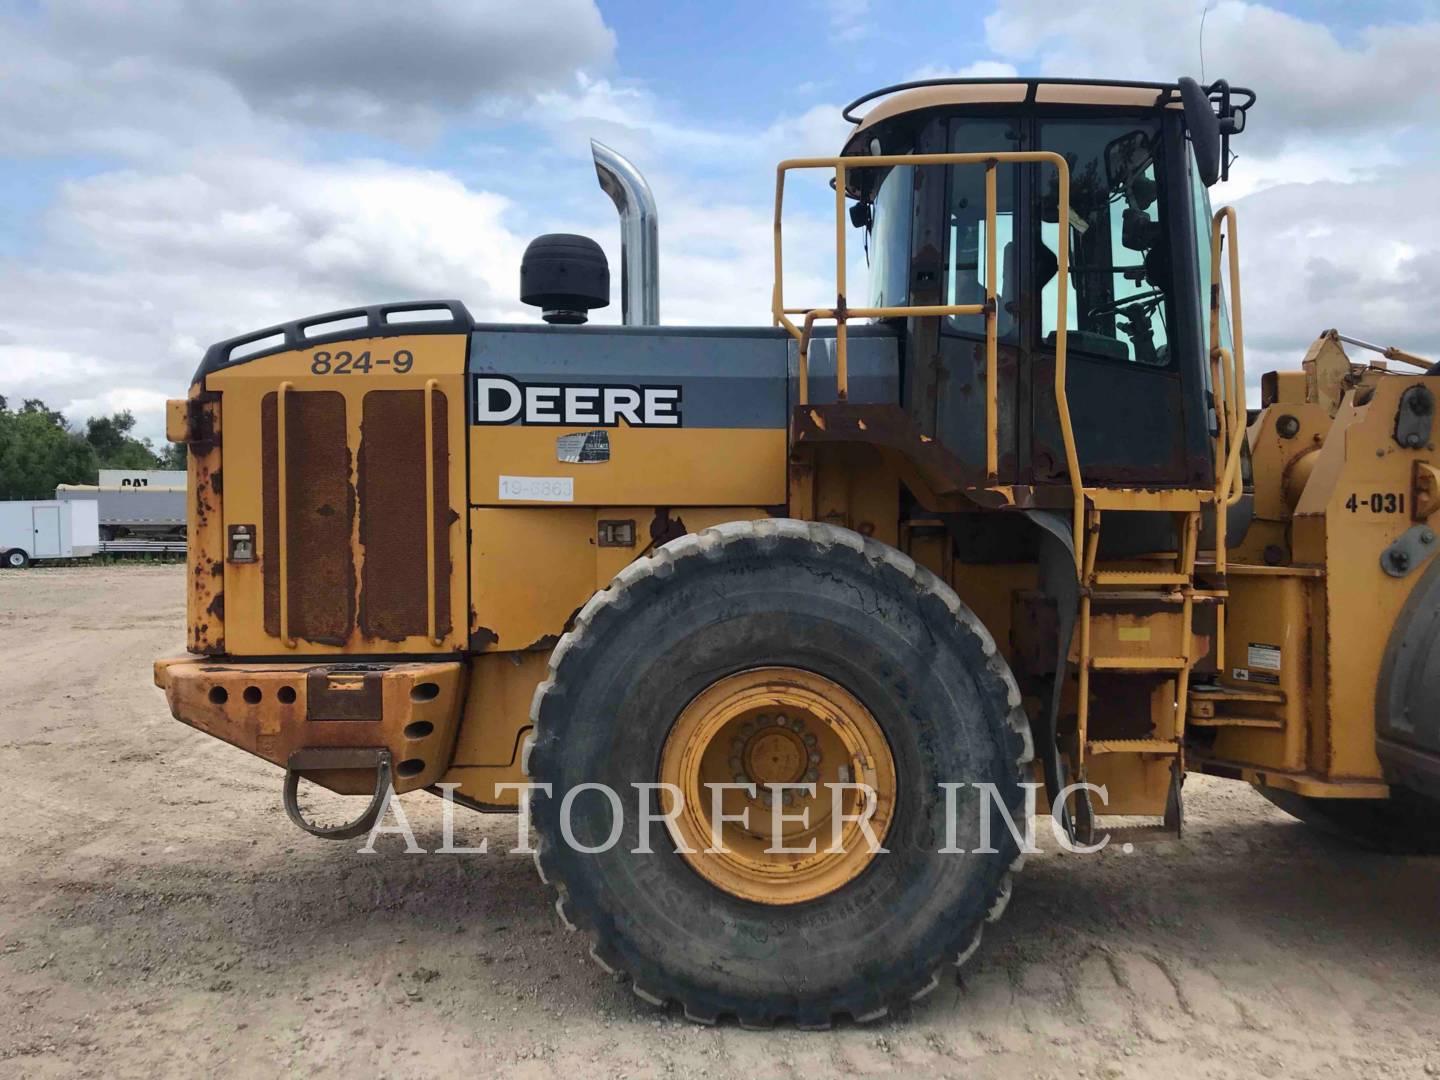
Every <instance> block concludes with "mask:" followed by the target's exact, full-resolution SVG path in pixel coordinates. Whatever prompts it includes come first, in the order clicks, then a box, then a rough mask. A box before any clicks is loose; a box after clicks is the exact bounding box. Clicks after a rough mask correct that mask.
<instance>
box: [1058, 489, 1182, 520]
mask: <svg viewBox="0 0 1440 1080" xmlns="http://www.w3.org/2000/svg"><path fill="white" fill-rule="evenodd" d="M1205 494H1206V497H1207V498H1208V497H1209V492H1206V493H1205ZM1085 497H1086V498H1087V499H1089V500H1090V503H1091V505H1092V506H1094V507H1095V509H1097V510H1154V511H1157V512H1159V511H1165V512H1169V513H1172V514H1183V513H1185V512H1186V511H1196V510H1199V509H1200V492H1198V491H1196V490H1194V489H1193V488H1152V489H1150V490H1145V491H1142V490H1137V489H1135V488H1089V487H1087V488H1086V489H1085Z"/></svg>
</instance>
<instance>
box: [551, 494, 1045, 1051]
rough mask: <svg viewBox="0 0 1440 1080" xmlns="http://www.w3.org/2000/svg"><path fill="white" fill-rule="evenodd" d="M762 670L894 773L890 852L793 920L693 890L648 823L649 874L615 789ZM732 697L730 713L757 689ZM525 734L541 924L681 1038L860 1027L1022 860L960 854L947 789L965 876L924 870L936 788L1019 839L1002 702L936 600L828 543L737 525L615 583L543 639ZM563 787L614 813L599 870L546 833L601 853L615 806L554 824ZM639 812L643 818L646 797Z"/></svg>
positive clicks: (674, 547)
mask: <svg viewBox="0 0 1440 1080" xmlns="http://www.w3.org/2000/svg"><path fill="white" fill-rule="evenodd" d="M771 671H788V672H792V673H797V672H798V673H810V675H811V676H812V678H810V679H808V680H803V679H800V678H799V677H791V678H790V679H789V685H797V684H798V683H800V682H802V681H803V682H807V684H808V685H810V686H811V687H812V688H813V689H814V690H815V692H816V693H817V694H819V695H821V696H822V697H823V696H824V695H825V693H826V690H825V687H826V686H836V687H840V688H843V689H842V693H843V694H844V695H845V696H846V697H849V698H850V699H851V700H853V701H855V702H858V704H859V706H860V707H861V711H863V712H864V713H865V714H867V715H868V716H869V717H871V718H873V722H874V724H875V725H876V726H877V728H876V729H877V730H878V731H879V732H881V733H883V740H884V742H885V744H886V749H888V752H889V755H890V757H891V758H892V760H893V780H892V781H891V782H892V784H893V806H892V807H891V808H890V814H889V818H888V821H887V823H886V829H885V833H884V836H883V844H884V847H885V848H886V849H887V853H884V854H874V855H871V856H869V859H868V862H867V863H866V864H865V865H864V866H863V868H862V869H861V870H860V871H859V872H858V873H848V872H837V873H835V874H833V875H831V876H830V877H829V878H828V879H824V883H823V884H822V886H820V887H817V888H812V889H811V890H810V891H809V892H808V893H806V894H805V895H803V896H800V897H799V898H797V897H796V895H794V894H782V891H781V890H775V891H773V893H771V894H769V895H768V898H767V894H766V891H765V890H764V888H763V887H761V888H760V890H759V891H758V892H756V891H755V889H754V888H753V887H752V884H753V883H752V884H746V885H744V886H743V887H734V888H729V887H725V886H724V884H723V882H724V880H725V878H724V875H711V874H707V873H705V872H704V868H703V867H701V868H700V869H699V871H698V872H697V864H696V863H695V862H694V861H693V860H695V859H697V858H700V859H703V858H705V857H706V856H705V855H704V853H703V852H697V853H696V854H694V855H690V856H686V855H683V854H681V853H679V852H677V850H676V847H677V845H676V843H675V836H676V833H675V832H673V831H667V829H666V827H665V826H664V825H660V826H658V827H656V828H652V829H649V830H647V835H646V837H645V838H644V839H645V840H646V841H647V842H648V846H649V847H651V848H653V853H651V854H643V853H638V852H637V851H636V849H637V848H639V847H642V846H645V845H643V844H642V842H641V841H642V837H641V830H640V825H639V821H638V818H639V814H638V812H637V803H636V798H637V795H636V788H635V787H634V785H635V784H642V783H643V784H654V783H655V782H657V780H658V779H659V777H660V771H661V758H662V756H663V755H664V752H665V748H666V743H667V739H669V737H670V735H671V732H672V731H673V730H675V729H676V727H677V723H678V721H679V719H680V718H681V717H682V716H684V715H687V710H690V709H691V706H692V703H695V702H697V701H700V702H705V701H708V700H709V698H710V697H712V696H713V695H714V694H716V693H721V692H723V689H724V688H725V687H726V686H728V685H730V683H731V682H733V681H734V680H735V677H736V676H737V675H741V674H742V673H747V674H754V673H765V672H771ZM759 681H760V682H761V683H764V681H765V680H764V679H761V680H759ZM740 682H742V683H744V684H745V685H746V686H747V687H749V690H747V692H750V691H751V690H753V689H754V686H755V685H756V679H754V678H742V679H741V680H740ZM792 704H793V703H792ZM826 708H827V706H824V705H823V704H822V705H821V706H817V707H816V710H815V711H817V712H818V713H822V714H823V713H825V711H826ZM835 708H836V709H842V708H848V709H850V711H852V712H854V711H855V710H854V709H853V707H851V706H846V705H843V703H837V704H836V705H835ZM531 716H532V720H533V722H534V725H535V728H534V735H533V736H532V742H531V744H530V746H529V748H528V753H527V759H526V760H527V769H528V771H529V772H530V774H531V776H532V779H533V780H534V781H535V782H538V783H544V784H549V785H551V791H550V794H548V795H547V794H545V793H543V791H541V790H536V791H535V792H534V793H533V796H532V799H531V803H530V808H531V814H532V819H533V822H534V825H535V829H536V832H537V834H538V837H539V840H538V844H539V846H538V854H537V858H536V861H537V863H538V865H539V867H540V870H541V875H542V877H544V878H545V879H546V880H547V881H548V882H550V883H551V884H552V885H553V886H554V887H555V888H556V890H557V892H558V893H559V898H558V901H557V904H556V907H557V910H559V912H560V914H561V915H562V917H563V918H564V919H565V921H566V923H567V924H568V925H570V926H571V928H572V929H574V928H577V927H578V928H581V929H583V930H585V931H587V932H588V933H589V934H590V936H591V938H592V943H593V944H592V949H591V952H592V955H593V956H594V957H595V958H596V959H597V960H598V961H599V962H600V963H601V964H602V965H603V966H604V967H606V968H607V969H608V970H610V971H612V972H615V973H617V975H620V976H628V977H629V978H630V980H631V985H632V987H633V989H634V991H635V993H636V994H637V995H639V996H640V997H642V998H644V999H645V1000H647V1001H650V1002H652V1003H655V1004H657V1005H658V1004H665V1003H668V1002H670V1001H678V1002H679V1003H680V1004H681V1005H682V1007H683V1008H684V1011H685V1013H686V1015H687V1016H689V1017H690V1018H691V1019H694V1020H698V1021H702V1022H714V1021H715V1020H717V1019H719V1018H721V1017H724V1016H734V1017H737V1018H738V1019H739V1020H740V1022H741V1023H742V1024H744V1025H746V1026H767V1025H769V1024H772V1023H774V1022H775V1021H777V1020H779V1019H782V1018H789V1019H793V1020H794V1021H795V1022H796V1023H797V1024H799V1025H801V1026H804V1027H825V1026H828V1025H829V1024H830V1023H831V1021H832V1018H833V1017H834V1016H836V1015H849V1016H851V1017H853V1018H855V1019H857V1020H861V1021H864V1020H873V1019H876V1018H878V1017H880V1016H883V1015H885V1014H886V1013H887V1012H889V1011H891V1010H893V1009H895V1008H898V1007H901V1006H903V1005H904V1004H905V1003H907V1002H908V1001H910V1000H912V999H914V998H916V997H919V996H921V995H923V994H924V993H926V992H927V991H929V990H930V989H933V988H934V987H935V986H936V985H938V982H939V978H940V975H941V974H942V972H943V970H944V969H945V967H946V966H948V965H951V964H956V963H959V962H962V961H963V960H964V959H966V958H968V956H969V955H970V954H971V953H973V951H974V950H975V948H976V947H977V946H978V944H979V938H980V930H981V927H982V925H983V923H984V922H985V920H986V919H987V918H993V917H998V915H999V913H1000V912H1001V911H1002V910H1003V908H1004V906H1005V903H1006V902H1007V901H1008V898H1009V894H1010V872H1011V870H1012V869H1013V868H1014V867H1015V866H1016V865H1017V864H1018V862H1019V861H1020V852H1019V851H1018V848H1017V845H1016V843H1015V840H1014V838H1013V836H1012V835H1011V834H1010V832H1009V831H1008V830H1007V828H1006V827H1005V825H1004V823H1003V821H1002V820H1000V818H999V815H998V813H996V814H995V815H993V816H994V820H993V822H992V825H993V828H992V829H991V834H992V844H991V846H992V848H993V849H994V850H993V851H991V852H989V853H986V854H980V853H975V852H976V849H977V848H978V847H980V846H981V843H980V835H979V834H980V816H981V813H982V810H981V803H982V801H983V800H985V799H987V798H989V797H990V796H988V795H986V794H984V793H983V792H982V790H980V789H978V788H975V787H973V786H966V787H962V788H961V789H958V791H957V798H956V814H955V816H954V822H955V830H956V833H955V839H956V846H957V847H959V848H960V849H962V850H963V852H968V853H969V854H944V853H942V852H941V850H940V849H941V848H943V847H945V846H946V843H947V829H946V825H947V813H946V811H947V806H946V795H945V791H944V790H943V789H942V788H941V787H940V785H941V784H942V783H959V784H964V785H973V784H974V783H977V782H983V783H986V784H990V785H993V788H992V789H991V790H993V791H994V792H995V793H996V795H995V797H996V798H999V799H1000V800H1001V801H1002V802H1003V804H1004V806H1005V807H1006V809H1007V810H1008V811H1009V813H1010V814H1011V815H1012V817H1013V818H1014V819H1015V820H1016V821H1017V822H1018V821H1020V820H1021V814H1022V813H1023V805H1022V804H1023V801H1024V800H1023V794H1024V792H1023V789H1022V788H1021V786H1020V783H1021V780H1022V771H1023V767H1024V765H1025V763H1026V762H1028V761H1029V760H1030V757H1031V747H1030V740H1029V730H1028V724H1027V723H1026V720H1025V715H1024V713H1023V711H1022V710H1021V708H1020V694H1019V691H1018V689H1017V688H1016V685H1015V681H1014V679H1013V677H1012V676H1011V674H1010V671H1009V668H1008V667H1007V665H1006V664H1005V662H1004V660H1003V659H1002V658H1001V657H1000V656H999V654H998V653H997V652H996V651H995V645H994V642H993V640H992V639H991V637H990V635H989V634H988V633H987V632H986V631H985V629H984V627H983V626H981V624H980V623H979V622H978V620H976V619H975V617H974V615H973V614H972V613H971V612H970V611H969V610H968V609H967V608H966V607H965V606H964V605H963V604H961V602H960V600H959V598H958V597H956V595H955V593H954V592H953V591H952V590H951V589H950V588H949V587H948V586H947V585H945V584H944V583H943V582H941V581H940V580H939V579H938V578H936V577H935V576H934V575H933V574H931V573H929V572H928V571H926V570H924V569H923V568H921V567H918V566H916V565H915V563H914V562H913V561H912V560H911V559H909V558H908V557H907V556H905V555H903V554H901V553H900V552H898V551H896V550H894V549H893V548H890V547H887V546H886V545H883V544H880V543H877V542H875V541H873V540H866V539H865V538H863V537H861V536H860V535H858V534H856V533H853V532H850V531H849V530H845V529H838V528H834V527H831V526H827V525H821V524H817V523H806V522H799V521H790V520H768V521H760V522H735V523H731V524H728V525H722V526H719V527H718V528H714V529H707V530H705V531H704V532H702V533H699V534H692V535H687V536H683V537H680V538H678V539H676V540H674V541H671V542H670V543H669V544H666V545H664V546H663V547H661V548H660V549H658V550H657V551H656V552H655V554H654V555H653V556H651V557H648V558H644V559H640V560H638V561H637V562H635V563H633V564H631V566H629V567H627V568H626V569H625V570H624V571H623V572H622V573H621V574H620V575H619V576H618V577H617V578H616V579H615V581H614V582H613V583H612V584H611V585H610V586H609V587H608V588H607V589H605V590H604V591H603V592H601V593H598V594H596V596H595V597H593V598H592V599H591V601H590V602H589V603H588V604H587V605H586V606H585V607H584V608H583V609H582V611H581V612H580V614H579V615H578V616H577V618H576V622H575V626H574V629H573V630H571V631H570V632H569V633H567V634H566V635H565V636H564V637H563V638H562V639H561V641H560V643H559V645H558V646H557V647H556V649H555V652H554V654H553V655H552V657H551V661H550V675H549V679H548V680H547V681H546V682H544V683H542V684H541V685H540V687H539V688H538V689H537V691H536V695H535V700H534V704H533V706H532V713H531ZM762 719H763V717H762ZM861 726H862V727H863V724H862V725H861ZM796 730H797V731H800V730H804V729H803V728H802V727H800V726H798V725H797V727H796ZM820 741H821V743H822V745H823V743H824V738H823V736H822V738H821V740H820ZM773 745H774V746H775V747H776V748H777V754H776V755H775V760H782V759H785V758H786V754H785V753H783V752H778V751H780V750H781V749H783V747H782V743H781V742H780V741H775V742H774V743H773ZM736 753H737V754H739V753H740V750H739V749H737V750H736ZM863 756H864V754H863V753H862V757H863ZM869 756H870V758H871V759H872V760H873V759H874V758H876V757H883V756H884V755H883V754H871V755H869ZM881 772H883V770H881ZM842 775H844V774H842ZM582 784H604V785H607V786H608V787H610V788H611V789H613V790H614V791H616V792H617V793H619V794H620V795H621V796H622V797H623V798H622V806H623V810H622V815H621V823H622V824H621V829H620V833H619V840H618V842H617V843H615V844H614V845H613V846H612V847H610V848H609V849H607V850H605V851H602V852H597V853H593V854H587V853H584V852H582V851H580V850H577V847H576V846H572V845H571V844H570V843H568V842H567V841H566V839H565V835H564V833H565V827H566V825H567V824H568V825H569V827H570V829H571V838H572V839H574V840H576V841H577V842H578V844H581V845H585V846H588V847H598V846H600V845H602V844H603V843H604V842H605V840H606V839H607V838H608V837H609V835H610V834H611V829H612V824H613V816H612V815H613V809H612V805H611V804H610V803H609V802H608V801H607V799H606V798H604V797H601V796H600V793H598V792H594V791H587V792H585V793H584V794H581V795H577V796H575V797H574V798H573V800H572V805H571V806H570V807H569V809H570V811H571V812H570V814H569V816H568V820H562V818H563V817H564V815H562V804H563V803H564V799H565V795H566V793H567V792H569V791H571V790H572V789H574V788H576V787H577V786H579V785H582ZM645 797H646V798H648V799H650V800H651V802H650V805H651V808H652V812H653V813H655V814H656V815H657V818H658V814H659V812H660V811H661V810H662V809H663V807H661V806H660V802H659V798H658V795H657V794H656V793H654V792H649V793H647V795H646V796H645ZM882 797H883V791H882ZM986 809H987V810H995V809H996V807H995V806H994V805H993V804H991V805H989V806H987V807H986ZM713 857H716V858H718V857H719V856H713ZM687 859H689V860H692V861H687ZM840 869H841V870H844V869H845V868H843V867H842V868H840ZM757 897H758V898H757ZM767 899H768V902H767Z"/></svg>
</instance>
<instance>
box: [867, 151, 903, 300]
mask: <svg viewBox="0 0 1440 1080" xmlns="http://www.w3.org/2000/svg"><path fill="white" fill-rule="evenodd" d="M914 173H915V170H914V168H913V167H912V166H909V165H901V166H899V167H897V168H894V169H891V170H890V172H889V173H888V174H887V175H886V177H885V179H884V180H883V181H881V183H880V190H879V191H877V192H876V193H875V206H874V210H873V214H874V224H873V226H872V227H871V229H870V234H869V236H868V237H867V238H866V243H867V245H868V248H867V250H868V254H869V256H870V306H871V307H898V306H902V305H904V304H905V303H906V302H907V300H908V297H909V293H910V290H909V288H908V287H907V286H908V284H909V277H910V224H911V218H910V207H911V202H912V199H913V198H914V191H915V183H914Z"/></svg>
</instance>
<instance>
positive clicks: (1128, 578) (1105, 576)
mask: <svg viewBox="0 0 1440 1080" xmlns="http://www.w3.org/2000/svg"><path fill="white" fill-rule="evenodd" d="M1094 584H1096V585H1189V584H1190V575H1189V574H1181V573H1177V572H1176V571H1174V570H1097V571H1095V577H1094Z"/></svg>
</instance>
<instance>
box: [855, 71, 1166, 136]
mask: <svg viewBox="0 0 1440 1080" xmlns="http://www.w3.org/2000/svg"><path fill="white" fill-rule="evenodd" d="M876 100H878V101H879V104H878V105H875V106H873V107H872V108H871V109H870V110H869V111H868V112H866V113H865V114H864V115H863V116H861V115H858V114H857V113H856V110H857V109H859V108H860V106H862V105H868V104H869V103H870V102H872V101H876ZM1023 104H1040V105H1102V106H1103V105H1109V106H1116V107H1122V108H1123V107H1130V108H1151V107H1155V106H1161V105H1168V106H1173V107H1174V108H1177V109H1178V108H1180V107H1181V106H1180V87H1179V86H1178V84H1176V83H1161V82H1125V81H1122V80H1116V79H1042V78H1024V77H1013V78H990V79H959V78H947V79H920V80H917V81H915V82H905V83H897V84H895V85H894V86H887V87H884V88H882V89H880V90H872V91H871V92H870V93H868V94H865V95H864V96H863V97H859V98H856V99H855V100H854V101H852V102H851V103H850V104H849V105H847V106H845V109H844V116H845V119H846V120H848V121H850V123H852V124H855V125H856V130H855V131H854V132H852V137H853V136H854V135H858V134H859V133H860V132H862V131H865V130H866V129H867V128H870V127H873V126H874V125H876V124H878V123H881V122H882V121H884V120H890V119H892V118H894V117H896V116H900V115H903V114H904V113H910V112H918V111H919V110H921V109H933V108H936V107H941V106H946V105H1023Z"/></svg>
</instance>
